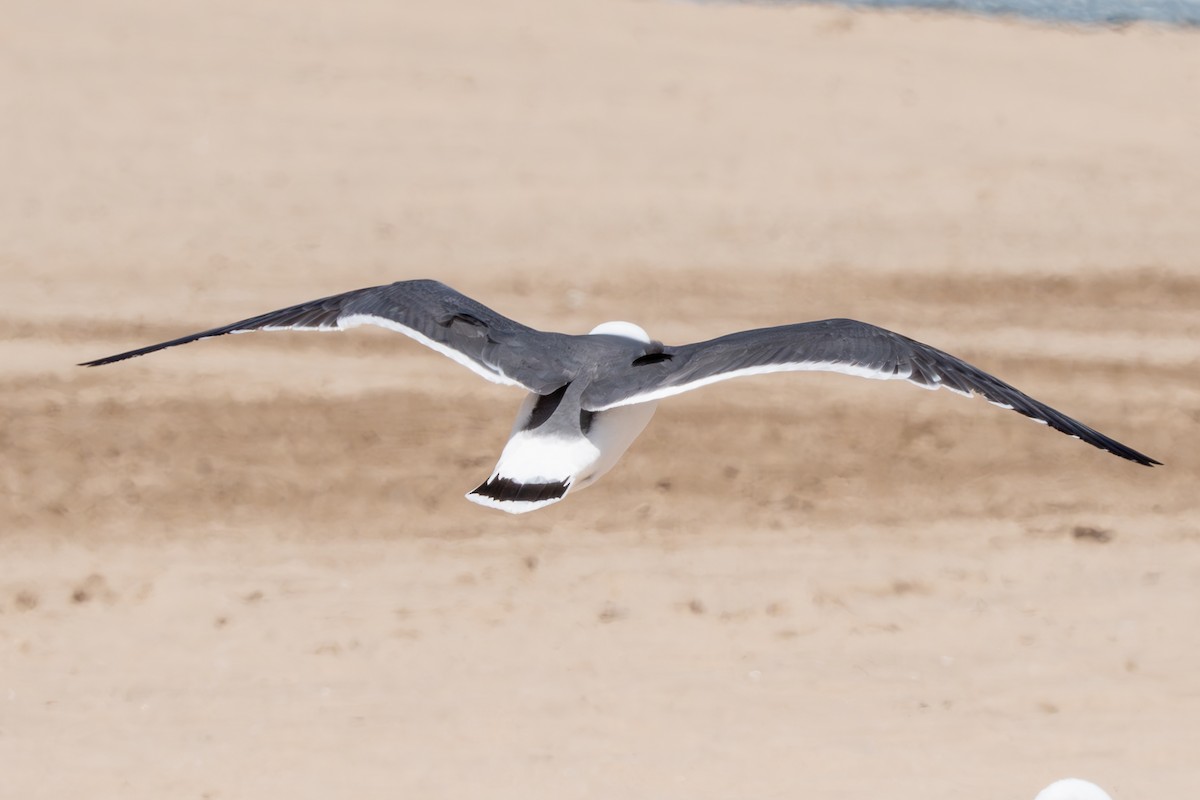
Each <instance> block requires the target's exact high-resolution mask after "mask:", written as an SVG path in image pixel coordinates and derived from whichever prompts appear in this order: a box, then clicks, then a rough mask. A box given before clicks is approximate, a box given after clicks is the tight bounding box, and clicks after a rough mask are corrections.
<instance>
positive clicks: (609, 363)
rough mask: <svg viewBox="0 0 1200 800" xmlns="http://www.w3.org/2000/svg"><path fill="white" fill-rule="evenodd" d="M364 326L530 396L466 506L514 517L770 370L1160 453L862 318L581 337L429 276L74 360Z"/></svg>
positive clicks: (1124, 454) (621, 329)
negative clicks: (926, 399)
mask: <svg viewBox="0 0 1200 800" xmlns="http://www.w3.org/2000/svg"><path fill="white" fill-rule="evenodd" d="M359 325H378V326H380V327H383V328H388V329H389V330H394V331H397V332H399V333H403V334H404V335H406V336H409V337H411V338H413V339H416V340H417V341H418V342H420V343H421V344H423V345H426V346H427V347H431V348H433V349H434V350H436V351H438V352H439V353H441V354H442V355H445V356H448V357H450V358H452V359H454V360H455V361H457V362H458V363H459V364H462V365H463V366H464V367H466V368H467V369H469V370H471V371H472V372H474V373H476V374H477V375H480V376H482V377H484V378H486V379H487V380H489V381H492V382H494V383H499V384H504V385H506V386H516V387H519V388H521V389H524V390H525V391H526V392H528V393H529V394H528V395H527V396H526V398H525V401H524V402H523V403H522V404H521V407H520V410H519V411H518V412H517V419H516V422H515V423H514V424H513V428H512V433H511V434H510V436H509V439H508V443H507V444H506V445H505V446H504V450H503V451H502V452H501V454H500V460H499V462H498V463H497V464H496V468H495V469H494V470H492V474H491V475H490V476H489V477H488V479H487V480H485V481H484V482H483V483H481V484H480V485H479V486H478V487H476V488H475V489H473V490H472V491H471V492H469V493H468V494H467V499H468V500H471V501H472V502H475V503H479V504H480V505H483V506H488V507H490V508H498V509H500V510H502V511H508V512H510V513H513V514H520V513H523V512H526V511H533V510H535V509H539V508H542V507H544V506H548V505H550V504H551V503H557V502H558V501H559V500H562V499H563V498H564V497H566V496H567V495H568V494H569V493H571V492H574V491H578V490H580V489H583V488H585V487H587V486H589V485H591V484H592V483H594V482H595V481H596V480H597V479H598V478H600V476H601V475H603V474H604V473H606V472H608V470H609V469H611V468H612V466H613V465H614V464H615V463H616V462H617V459H619V458H620V457H621V455H622V454H623V453H624V452H625V450H626V449H628V448H629V446H630V445H631V444H632V443H633V440H634V439H636V438H637V436H638V434H640V433H641V432H642V430H643V429H644V428H645V427H646V424H647V423H648V422H649V421H650V417H652V416H653V415H654V409H655V407H656V406H657V405H658V401H659V400H662V399H663V398H666V397H671V396H672V395H676V394H680V393H682V392H688V391H691V390H692V389H699V388H700V387H701V386H707V385H708V384H710V383H716V382H717V381H723V380H728V379H729V378H738V377H741V376H743V375H758V374H762V373H767V372H787V371H796V370H801V371H802V370H819V371H826V372H841V373H844V374H847V375H857V376H859V377H862V378H876V379H882V380H891V379H900V380H906V381H909V382H911V383H915V384H916V385H918V386H920V387H922V388H924V389H939V388H943V387H944V388H946V389H949V390H951V391H953V392H957V393H959V394H962V395H967V396H968V397H969V396H971V395H973V394H980V395H983V397H984V398H986V399H987V400H988V401H989V402H991V403H992V404H994V405H997V406H1000V407H1001V408H1008V409H1012V410H1013V411H1016V412H1018V413H1020V414H1024V415H1025V416H1027V417H1030V418H1031V419H1033V420H1034V421H1035V422H1040V423H1042V424H1045V425H1049V426H1050V427H1051V428H1054V429H1055V430H1057V431H1061V432H1063V433H1065V434H1067V435H1068V436H1073V437H1075V438H1077V439H1082V440H1083V441H1085V442H1087V443H1088V444H1090V445H1093V446H1095V447H1098V448H1100V449H1101V450H1107V451H1108V452H1110V453H1112V454H1114V455H1118V456H1120V457H1121V458H1127V459H1129V460H1130V461H1135V462H1137V463H1138V464H1143V465H1146V466H1152V465H1155V464H1159V463H1160V462H1158V461H1155V460H1154V459H1152V458H1150V457H1149V456H1145V455H1142V454H1141V453H1139V452H1137V451H1136V450H1134V449H1132V448H1130V447H1126V446H1125V445H1123V444H1121V443H1120V442H1117V441H1115V440H1113V439H1110V438H1109V437H1107V436H1105V435H1104V434H1102V433H1100V432H1099V431H1096V430H1093V429H1092V428H1089V427H1088V426H1086V425H1084V424H1082V423H1080V422H1077V421H1075V420H1073V419H1071V418H1070V417H1068V416H1066V415H1065V414H1062V413H1060V412H1058V411H1055V410H1054V409H1053V408H1050V407H1049V406H1047V405H1045V404H1043V403H1039V402H1038V401H1037V400H1034V399H1033V398H1032V397H1030V396H1028V395H1026V394H1025V393H1023V392H1021V391H1019V390H1017V389H1015V388H1013V387H1012V386H1009V385H1008V384H1007V383H1004V382H1003V381H1001V380H999V379H997V378H994V377H992V376H991V375H989V374H987V373H986V372H984V371H982V370H980V369H977V368H975V367H973V366H971V365H970V364H968V363H966V362H965V361H962V360H960V359H957V358H955V357H954V356H952V355H949V354H947V353H943V352H942V351H941V350H937V349H935V348H933V347H930V346H929V345H925V344H921V343H920V342H917V341H914V340H912V339H909V338H907V337H904V336H901V335H900V334H898V333H892V332H891V331H887V330H884V329H883V328H877V327H875V326H874V325H869V324H867V323H865V322H856V321H854V320H851V319H827V320H822V321H820V322H801V323H798V324H795V325H781V326H779V327H774V328H759V329H757V330H749V331H740V332H738V333H731V334H729V335H727V336H721V337H718V338H716V339H710V340H708V341H706V342H698V343H696V344H685V345H681V346H678V347H675V346H671V345H664V344H663V343H661V342H657V341H652V340H651V339H650V337H649V336H648V335H646V332H645V331H644V330H642V329H641V328H640V327H638V326H637V325H634V324H633V323H630V322H605V323H604V324H602V325H598V326H597V327H595V328H594V329H593V330H592V331H591V333H589V334H588V335H586V336H576V335H570V334H565V333H551V332H547V331H539V330H535V329H533V328H529V327H526V326H525V325H522V324H521V323H519V322H515V321H513V320H511V319H508V318H507V317H504V316H501V315H500V314H497V313H496V312H495V311H492V310H491V309H490V308H487V307H485V306H483V305H481V304H480V303H477V302H476V301H474V300H472V299H471V298H469V297H467V296H466V295H463V294H460V293H459V292H456V291H455V290H453V289H451V288H450V287H449V286H446V285H445V284H442V283H439V282H437V281H432V280H412V281H399V282H397V283H393V284H390V285H388V286H374V287H371V288H368V289H359V290H356V291H353V292H346V293H344V294H337V295H333V296H331V297H325V298H321V299H320V300H313V301H312V302H309V303H301V304H300V305H296V306H291V307H289V308H284V309H280V310H279V311H272V312H270V313H267V314H262V315H260V316H257V317H251V318H250V319H245V320H242V321H241V322H235V323H233V324H232V325H225V326H222V327H219V328H212V329H210V330H206V331H201V332H200V333H193V334H191V335H188V336H183V337H180V338H178V339H172V340H171V341H168V342H161V343H159V344H153V345H150V346H149V347H142V348H139V349H137V350H130V351H129V352H126V353H119V354H118V355H115V356H109V357H107V358H99V359H96V360H95V361H88V362H86V363H85V364H82V365H81V366H88V367H96V366H100V365H101V364H111V363H113V362H115V361H122V360H124V359H127V358H133V357H134V356H141V355H145V354H147V353H153V352H155V351H156V350H162V349H165V348H167V347H174V346H175V345H180V344H187V343H188V342H194V341H197V340H199V339H208V338H210V337H213V336H223V335H224V334H227V333H248V332H250V331H280V330H318V331H336V330H346V329H347V328H354V327H357V326H359Z"/></svg>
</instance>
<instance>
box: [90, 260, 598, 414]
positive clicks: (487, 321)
mask: <svg viewBox="0 0 1200 800" xmlns="http://www.w3.org/2000/svg"><path fill="white" fill-rule="evenodd" d="M358 325H378V326H380V327H384V328H388V329H390V330H394V331H398V332H399V333H403V334H404V335H406V336H409V337H411V338H413V339H416V340H417V341H418V342H420V343H421V344H423V345H426V346H427V347H431V348H433V349H434V350H436V351H438V352H439V353H441V354H442V355H445V356H448V357H449V358H452V359H454V360H455V361H457V362H458V363H459V364H462V365H463V366H465V367H467V368H468V369H470V370H471V371H473V372H475V373H476V374H478V375H481V376H483V377H484V378H487V379H488V380H489V381H493V382H495V383H501V384H505V385H509V386H520V387H523V388H525V389H527V390H529V391H531V392H537V393H539V394H546V393H548V392H552V391H554V390H555V389H557V388H559V387H560V386H562V385H563V384H564V383H566V382H568V381H570V380H571V379H572V378H573V377H574V375H575V374H576V372H577V371H578V365H577V364H576V363H574V362H575V360H577V359H576V358H575V355H576V349H575V348H571V347H569V346H568V347H563V344H562V343H563V342H564V341H565V340H568V339H571V338H574V337H567V336H565V335H564V334H559V333H546V332H543V331H538V330H534V329H533V328H529V327H526V326H525V325H522V324H520V323H518V322H514V321H513V320H511V319H509V318H507V317H505V316H502V315H500V314H497V313H496V312H495V311H492V310H491V309H490V308H487V307H486V306H484V305H482V304H480V303H477V302H475V301H474V300H472V299H471V298H469V297H467V296H466V295H463V294H460V293H459V292H456V291H454V290H453V289H451V288H450V287H449V286H446V285H445V284H442V283H439V282H437V281H431V280H414V281H400V282H398V283H393V284H389V285H387V286H372V287H370V288H368V289H357V290H355V291H353V292H345V293H343V294H336V295H333V296H331V297H323V298H321V299H319V300H313V301H311V302H308V303H301V304H300V305H296V306H290V307H288V308H282V309H280V310H278V311H271V312H269V313H267V314H261V315H259V316H257V317H251V318H249V319H244V320H242V321H240V322H235V323H233V324H231V325H224V326H222V327H220V328H212V329H210V330H206V331H201V332H200V333H193V334H190V335H188V336H182V337H180V338H178V339H172V340H171V341H169V342H161V343H159V344H152V345H150V346H148V347H141V348H138V349H137V350H130V351H128V352H126V353H118V354H117V355H115V356H108V357H107V358H98V359H96V360H95V361H87V362H85V363H84V364H82V365H81V366H87V367H97V366H100V365H102V364H111V363H113V362H114V361H122V360H124V359H126V358H133V357H134V356H141V355H145V354H147V353H153V352H155V351H156V350H162V349H164V348H167V347H174V346H176V345H180V344H187V343H188V342H194V341H197V340H199V339H208V338H210V337H212V336H223V335H225V334H227V333H246V332H249V331H279V330H309V331H312V330H317V331H336V330H345V329H347V328H353V327H356V326H358Z"/></svg>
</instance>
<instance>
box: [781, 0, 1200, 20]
mask: <svg viewBox="0 0 1200 800" xmlns="http://www.w3.org/2000/svg"><path fill="white" fill-rule="evenodd" d="M769 1H770V2H775V3H780V4H792V3H794V4H797V5H799V4H801V3H805V2H809V3H819V4H822V5H841V6H851V7H858V8H868V7H869V8H922V9H936V10H939V11H962V12H967V13H972V14H1006V15H1010V16H1018V17H1026V18H1028V19H1036V20H1044V21H1049V22H1069V23H1085V24H1093V25H1124V24H1127V23H1130V22H1139V21H1142V22H1158V23H1165V24H1168V25H1200V0H1143V2H1132V1H1131V0H1061V2H1057V3H1056V2H1046V1H1045V0H769Z"/></svg>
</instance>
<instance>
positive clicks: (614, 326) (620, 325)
mask: <svg viewBox="0 0 1200 800" xmlns="http://www.w3.org/2000/svg"><path fill="white" fill-rule="evenodd" d="M588 333H589V335H590V334H605V335H607V336H624V337H625V338H626V339H636V340H637V341H639V342H643V343H645V344H650V335H649V334H648V333H646V332H645V331H644V330H642V329H641V328H640V327H639V326H637V325H634V324H633V323H632V322H601V323H600V324H599V325H597V326H596V327H594V328H592V329H591V330H590V331H589V332H588Z"/></svg>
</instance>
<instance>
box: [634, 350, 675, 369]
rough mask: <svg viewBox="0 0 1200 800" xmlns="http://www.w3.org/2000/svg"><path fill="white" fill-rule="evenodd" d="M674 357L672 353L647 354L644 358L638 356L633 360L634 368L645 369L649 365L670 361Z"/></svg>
mask: <svg viewBox="0 0 1200 800" xmlns="http://www.w3.org/2000/svg"><path fill="white" fill-rule="evenodd" d="M672 358H674V356H672V355H671V354H670V353H646V355H644V356H638V357H637V358H635V359H634V360H633V366H635V367H644V366H646V365H647V364H660V363H662V362H663V361H670V360H671V359H672Z"/></svg>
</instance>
